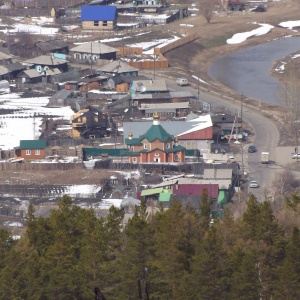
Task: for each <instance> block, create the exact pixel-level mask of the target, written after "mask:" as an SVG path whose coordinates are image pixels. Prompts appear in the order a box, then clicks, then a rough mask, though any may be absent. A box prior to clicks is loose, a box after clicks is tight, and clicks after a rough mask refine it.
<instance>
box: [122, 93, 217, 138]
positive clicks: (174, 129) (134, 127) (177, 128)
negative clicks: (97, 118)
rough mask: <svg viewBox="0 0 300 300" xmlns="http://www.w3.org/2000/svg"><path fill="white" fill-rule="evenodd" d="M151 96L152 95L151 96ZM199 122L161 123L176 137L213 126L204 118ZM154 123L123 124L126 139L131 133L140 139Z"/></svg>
mask: <svg viewBox="0 0 300 300" xmlns="http://www.w3.org/2000/svg"><path fill="white" fill-rule="evenodd" d="M150 96H151V95H150ZM197 120H198V122H199V123H198V124H200V125H199V126H198V124H197V122H186V121H160V125H161V126H163V128H164V129H165V130H166V131H167V132H168V133H169V134H172V135H174V136H179V135H180V134H182V133H184V132H187V131H188V130H193V129H195V127H196V126H197V130H201V129H204V128H209V127H211V126H212V124H211V122H209V120H208V119H206V117H205V116H203V118H202V121H200V120H199V118H197ZM152 124H153V122H152V121H146V122H143V121H140V122H124V123H123V131H124V137H127V136H128V133H129V132H132V134H133V137H135V138H136V137H139V136H140V135H142V134H144V133H145V132H146V131H147V130H148V129H149V128H150V127H151V126H152Z"/></svg>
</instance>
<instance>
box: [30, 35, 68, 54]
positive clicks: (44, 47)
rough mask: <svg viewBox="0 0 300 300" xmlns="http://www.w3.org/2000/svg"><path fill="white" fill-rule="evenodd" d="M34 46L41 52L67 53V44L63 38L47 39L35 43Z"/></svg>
mask: <svg viewBox="0 0 300 300" xmlns="http://www.w3.org/2000/svg"><path fill="white" fill-rule="evenodd" d="M35 46H36V48H37V49H38V50H39V51H40V53H41V54H52V55H55V54H58V53H59V54H68V53H69V44H68V43H66V42H65V41H63V40H59V39H56V40H49V41H40V42H37V43H35Z"/></svg>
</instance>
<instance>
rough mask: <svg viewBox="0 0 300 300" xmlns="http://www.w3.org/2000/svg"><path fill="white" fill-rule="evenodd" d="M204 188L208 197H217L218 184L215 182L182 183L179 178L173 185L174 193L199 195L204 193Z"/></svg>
mask: <svg viewBox="0 0 300 300" xmlns="http://www.w3.org/2000/svg"><path fill="white" fill-rule="evenodd" d="M204 190H206V191H207V194H208V196H209V197H212V198H213V199H217V198H218V194H219V186H218V184H216V183H212V184H189V183H186V184H182V183H180V180H179V182H178V184H175V185H174V186H173V194H174V195H198V196H201V195H203V193H204Z"/></svg>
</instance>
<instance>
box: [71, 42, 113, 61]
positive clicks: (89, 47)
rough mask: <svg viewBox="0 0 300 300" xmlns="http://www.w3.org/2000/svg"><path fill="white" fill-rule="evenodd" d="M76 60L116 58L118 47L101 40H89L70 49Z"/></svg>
mask: <svg viewBox="0 0 300 300" xmlns="http://www.w3.org/2000/svg"><path fill="white" fill-rule="evenodd" d="M70 52H71V55H72V57H73V59H75V61H78V62H80V61H83V62H97V60H99V59H106V60H116V59H117V52H118V49H116V48H113V47H110V46H108V45H105V44H101V43H99V42H88V43H84V44H81V45H79V46H76V47H73V48H71V49H70Z"/></svg>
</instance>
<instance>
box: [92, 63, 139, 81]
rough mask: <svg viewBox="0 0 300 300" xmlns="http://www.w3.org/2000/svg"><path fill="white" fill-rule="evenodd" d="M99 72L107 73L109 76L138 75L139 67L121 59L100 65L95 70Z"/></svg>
mask: <svg viewBox="0 0 300 300" xmlns="http://www.w3.org/2000/svg"><path fill="white" fill-rule="evenodd" d="M96 72H97V73H99V74H107V75H111V76H122V77H123V76H133V77H134V76H138V75H139V69H137V68H134V67H132V66H130V65H128V64H127V63H125V62H122V61H112V62H110V63H108V64H106V65H104V66H101V67H99V68H98V69H97V71H96Z"/></svg>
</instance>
